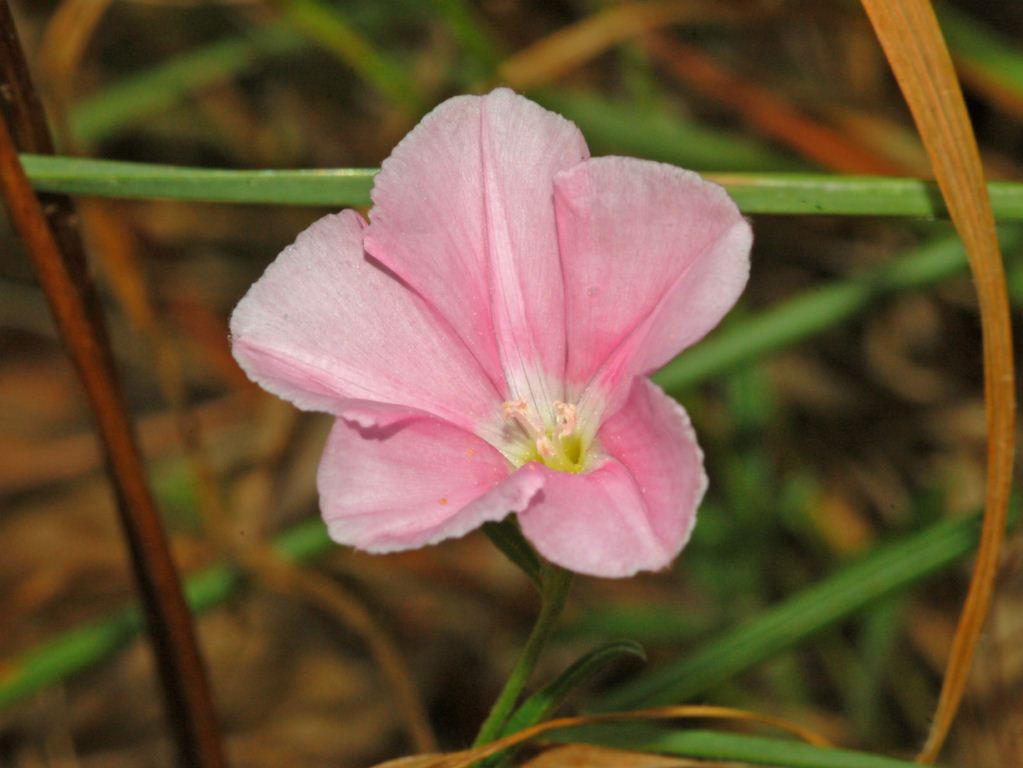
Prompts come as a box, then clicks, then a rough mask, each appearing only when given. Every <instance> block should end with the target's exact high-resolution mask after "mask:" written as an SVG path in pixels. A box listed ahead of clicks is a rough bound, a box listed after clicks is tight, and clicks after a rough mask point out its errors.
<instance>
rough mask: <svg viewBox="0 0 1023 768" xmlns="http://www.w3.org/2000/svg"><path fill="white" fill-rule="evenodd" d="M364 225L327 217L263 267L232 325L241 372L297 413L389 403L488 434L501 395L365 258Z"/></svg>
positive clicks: (424, 311)
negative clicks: (292, 405)
mask: <svg viewBox="0 0 1023 768" xmlns="http://www.w3.org/2000/svg"><path fill="white" fill-rule="evenodd" d="M363 226H364V223H363V221H362V219H361V218H360V217H359V215H358V214H357V213H354V212H352V211H345V212H343V213H340V214H337V215H333V216H326V217H324V218H322V219H320V220H319V221H317V222H316V223H315V224H313V225H312V226H310V227H309V228H308V229H307V230H305V231H304V232H303V233H302V234H301V235H299V236H298V239H297V240H296V241H295V243H294V244H293V245H291V246H289V247H288V248H286V249H285V250H284V252H283V253H281V255H280V256H278V257H277V259H276V261H274V262H273V264H271V265H270V266H269V267H268V268H267V270H266V272H265V273H264V274H263V276H262V277H261V278H260V279H259V280H258V281H257V282H256V283H255V284H254V285H253V286H252V287H251V288H250V289H249V292H248V293H247V294H246V295H245V297H244V298H243V299H242V300H241V302H239V304H238V306H237V307H236V308H235V311H234V314H233V315H232V317H231V337H232V344H233V349H234V354H235V357H236V358H237V359H238V362H239V364H240V365H241V366H242V368H243V369H245V372H246V373H248V375H249V376H250V377H251V378H252V379H253V380H254V381H256V382H258V383H259V384H261V385H262V386H263V387H265V388H266V389H268V390H269V391H271V392H273V393H274V394H276V395H279V396H280V397H283V398H285V399H287V400H290V401H292V402H293V403H295V404H296V405H297V406H299V407H300V408H305V409H310V410H322V411H327V412H329V413H333V414H335V415H339V414H341V413H343V412H345V410H346V408H349V409H352V408H361V409H362V410H363V412H366V409H367V408H370V407H371V404H372V403H388V404H395V405H399V406H404V407H406V408H410V409H416V410H420V411H425V412H427V413H431V414H434V415H436V416H439V417H441V418H444V419H447V420H449V421H451V422H452V423H455V424H458V425H459V426H461V427H464V428H466V429H470V430H473V429H475V430H476V431H477V432H478V433H479V434H488V433H489V431H491V429H492V422H493V420H494V419H495V418H497V416H496V414H497V413H498V411H499V407H500V397H499V395H498V393H497V392H496V391H495V389H494V388H493V386H492V385H491V384H490V382H489V380H488V378H487V376H486V375H485V374H484V372H483V371H482V369H481V368H480V366H479V365H478V363H477V362H476V360H475V358H474V357H473V355H472V354H471V353H470V352H469V350H468V349H466V347H465V345H464V344H463V343H462V342H461V341H460V340H459V339H458V338H457V337H456V336H455V335H454V334H453V333H452V332H451V330H450V329H449V328H448V327H447V325H446V324H445V323H444V321H443V320H442V319H440V318H438V317H437V316H436V315H435V314H434V313H433V311H432V310H431V308H430V307H429V305H427V304H426V302H424V301H423V300H422V299H421V298H419V297H417V296H415V295H414V294H413V293H412V291H410V290H409V289H408V288H407V287H406V286H404V285H403V284H402V283H401V282H400V281H399V280H397V279H396V278H395V277H394V275H392V274H390V273H388V272H387V271H386V270H384V269H382V268H381V267H380V266H379V265H378V264H376V263H374V262H373V261H372V260H370V259H368V258H367V257H366V256H365V254H364V252H363V250H362V230H363ZM352 400H355V401H358V402H356V403H352V402H351V401H352ZM369 418H370V417H369V416H365V417H364V421H365V419H369ZM495 439H496V438H495Z"/></svg>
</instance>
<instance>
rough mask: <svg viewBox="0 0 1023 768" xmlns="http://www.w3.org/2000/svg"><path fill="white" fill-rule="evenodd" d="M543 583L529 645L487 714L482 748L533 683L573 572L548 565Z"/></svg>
mask: <svg viewBox="0 0 1023 768" xmlns="http://www.w3.org/2000/svg"><path fill="white" fill-rule="evenodd" d="M542 582H543V585H542V589H541V600H542V603H541V605H540V615H539V616H538V617H537V619H536V625H535V626H534V627H533V631H532V632H531V633H530V634H529V639H528V640H527V641H526V647H525V648H523V649H522V655H521V656H519V660H518V663H517V664H516V665H515V669H513V670H512V673H511V675H510V676H509V677H508V682H506V683H505V684H504V690H502V691H501V695H500V696H498V697H497V701H495V702H494V706H493V707H492V708H491V710H490V714H489V715H487V719H486V720H485V721H484V723H483V725H482V726H481V727H480V732H479V734H477V736H476V741H474V742H473V746H476V747H478V746H480V745H481V744H488V743H489V742H491V741H493V740H494V739H495V738H497V737H498V735H499V734H500V733H501V727H502V726H503V725H504V724H505V721H507V719H508V718H509V717H510V716H511V713H512V711H513V710H514V708H515V704H516V703H517V702H518V700H519V696H520V694H521V693H522V689H523V688H525V686H526V683H527V682H529V678H530V676H531V675H532V674H533V668H534V667H536V662H537V659H539V658H540V652H541V651H542V650H543V647H544V646H545V645H546V644H547V640H548V639H549V638H550V636H551V632H552V631H553V630H554V625H555V624H556V623H557V621H558V617H559V616H561V611H562V609H563V608H564V607H565V600H566V598H567V597H568V590H569V587H570V586H571V584H572V574H571V572H570V571H566V570H563V569H562V568H558V567H557V566H547V567H546V568H545V569H544V571H543V576H542Z"/></svg>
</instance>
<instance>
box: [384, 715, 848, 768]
mask: <svg viewBox="0 0 1023 768" xmlns="http://www.w3.org/2000/svg"><path fill="white" fill-rule="evenodd" d="M676 718H678V719H702V720H710V719H713V720H739V721H745V722H753V723H760V724H761V725H767V726H770V727H771V728H777V729H778V730H780V731H784V732H786V733H790V734H792V735H793V736H796V737H798V738H800V739H802V740H803V741H805V742H806V743H807V744H812V745H814V746H815V747H830V746H832V744H831V742H829V741H828V740H827V739H825V738H824V737H823V736H820V735H818V734H816V733H814V732H813V731H811V730H809V729H808V728H804V727H803V726H801V725H798V724H796V723H793V722H790V721H789V720H785V719H784V718H781V717H774V716H773V715H761V714H758V713H756V712H747V711H746V710H743V709H732V708H731V707H715V706H709V705H701V704H690V705H687V704H682V705H678V706H672V707H652V708H650V709H637V710H633V711H632V712H608V713H604V714H599V715H580V716H578V717H559V718H555V719H554V720H547V721H546V722H543V723H540V724H538V725H534V726H532V727H530V728H524V729H523V730H521V731H519V732H518V733H513V734H511V735H510V736H505V737H504V738H503V739H498V740H497V741H492V742H490V743H489V744H484V745H482V746H480V747H476V748H474V749H467V750H464V751H462V752H449V753H447V754H437V755H414V756H412V757H402V758H399V759H397V760H389V761H387V762H386V763H380V764H379V765H377V766H376V768H468V767H469V766H471V765H472V764H473V763H476V762H478V761H480V760H483V759H485V758H487V757H490V756H491V755H495V754H497V753H498V752H501V751H503V750H505V749H509V748H510V747H515V746H518V745H519V744H522V743H523V742H526V741H529V740H531V739H535V738H536V737H537V736H542V735H543V734H545V733H547V732H548V731H555V730H559V729H561V728H575V727H576V726H580V725H590V724H592V723H611V722H624V721H627V720H668V719H676Z"/></svg>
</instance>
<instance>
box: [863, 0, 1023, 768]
mask: <svg viewBox="0 0 1023 768" xmlns="http://www.w3.org/2000/svg"><path fill="white" fill-rule="evenodd" d="M863 6H864V8H865V9H866V11H867V14H868V15H869V16H870V21H871V23H872V24H873V25H874V30H875V32H876V33H877V36H878V39H879V40H880V41H881V45H882V47H883V48H884V51H885V54H886V55H887V57H888V61H889V62H890V64H891V67H892V70H893V71H894V72H895V77H896V79H897V80H898V82H899V86H900V87H901V88H902V92H903V94H904V96H905V98H906V101H907V102H908V104H909V107H910V110H911V111H912V113H913V117H914V119H915V120H916V124H917V128H918V129H919V131H920V135H921V137H922V139H923V142H924V146H925V147H926V149H927V153H928V155H929V156H930V159H931V165H932V167H933V169H934V175H935V177H936V179H937V181H938V185H939V186H940V188H941V192H942V195H943V196H944V198H945V202H946V205H947V206H948V210H949V214H950V215H951V217H952V221H953V223H954V224H955V226H956V229H957V230H958V232H959V235H960V237H961V238H962V239H963V243H964V244H965V246H966V251H967V254H968V256H969V261H970V269H971V271H972V273H973V278H974V282H975V285H976V290H977V297H978V299H979V303H980V313H981V326H982V331H983V338H984V391H985V402H986V405H987V437H988V468H987V493H986V511H985V515H984V528H983V531H982V534H981V540H980V546H979V549H978V552H977V562H976V565H975V566H974V571H973V578H972V580H971V582H970V589H969V593H968V594H967V597H966V602H965V604H964V606H963V612H962V615H961V617H960V620H959V626H958V627H957V629H956V636H955V640H954V641H953V644H952V652H951V655H950V658H949V662H948V667H947V671H946V673H945V680H944V684H943V685H942V690H941V697H940V699H939V701H938V707H937V711H936V712H935V715H934V721H933V723H932V725H931V730H930V733H929V734H928V737H927V741H926V743H925V745H924V748H923V750H922V751H921V752H920V754H919V755H918V757H917V759H918V761H919V762H926V763H929V762H933V761H934V760H935V759H936V758H937V756H938V753H939V752H940V751H941V747H942V745H943V744H944V742H945V738H946V736H947V735H948V732H949V729H950V728H951V726H952V722H953V720H954V719H955V715H956V711H957V710H958V708H959V703H960V701H961V700H962V697H963V692H964V690H965V687H966V680H967V676H968V673H969V670H970V665H971V662H972V660H973V656H974V652H975V650H976V647H977V641H978V639H979V638H980V633H981V630H982V628H983V626H984V620H985V618H986V617H987V613H988V609H989V607H990V605H991V598H992V595H993V593H994V586H995V579H996V576H997V571H998V561H999V552H1000V549H1001V544H1002V539H1003V537H1004V534H1005V518H1006V512H1007V509H1008V504H1009V491H1010V488H1011V484H1012V463H1013V450H1014V441H1015V423H1016V419H1015V411H1016V402H1015V385H1014V372H1013V355H1012V329H1011V326H1010V323H1009V303H1008V298H1007V294H1006V286H1005V273H1004V270H1003V266H1002V259H1001V254H1000V251H999V247H998V238H997V236H996V232H995V222H994V216H993V214H992V212H991V204H990V201H989V200H988V195H987V189H986V187H985V185H984V173H983V169H982V167H981V163H980V156H979V152H978V149H977V142H976V139H975V138H974V135H973V129H972V127H971V126H970V119H969V115H968V114H967V112H966V105H965V103H964V102H963V96H962V92H961V90H960V88H959V82H958V80H957V78H956V73H955V70H954V68H953V66H952V59H951V57H950V56H949V52H948V48H947V47H946V45H945V42H944V39H943V37H942V35H941V29H940V28H939V26H938V20H937V18H936V17H935V15H934V9H933V8H932V7H931V4H930V3H929V2H928V0H863Z"/></svg>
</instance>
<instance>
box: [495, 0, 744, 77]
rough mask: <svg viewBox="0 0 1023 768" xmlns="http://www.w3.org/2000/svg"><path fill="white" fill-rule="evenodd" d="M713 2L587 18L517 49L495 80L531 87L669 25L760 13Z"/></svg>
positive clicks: (648, 6)
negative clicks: (619, 44)
mask: <svg viewBox="0 0 1023 768" xmlns="http://www.w3.org/2000/svg"><path fill="white" fill-rule="evenodd" d="M762 14H763V12H762V11H760V10H759V9H757V8H755V7H747V8H744V9H741V10H740V9H738V8H734V7H729V6H728V5H727V4H722V3H721V2H720V1H719V0H718V1H715V0H711V1H710V2H706V1H697V2H694V1H693V0H657V1H656V2H646V3H622V4H621V5H614V6H611V7H610V8H607V9H606V10H603V11H600V12H599V13H595V14H593V15H592V16H588V17H586V18H585V19H583V20H582V21H579V22H576V23H575V24H572V25H570V26H568V27H565V28H564V29H561V30H559V31H557V32H555V33H554V34H552V35H550V36H548V37H545V38H543V39H542V40H540V41H539V42H537V43H535V44H533V45H531V46H529V47H528V48H526V49H524V50H522V51H519V52H518V53H516V54H515V55H513V56H511V57H509V58H508V59H507V60H505V61H504V63H502V64H501V66H500V68H499V70H498V77H499V78H500V80H501V82H503V83H505V84H506V85H508V86H511V87H512V88H516V89H518V90H525V89H527V88H533V87H536V86H538V85H542V84H544V83H547V82H549V81H551V80H553V79H554V78H557V77H559V76H560V75H563V74H565V73H566V72H568V71H569V70H571V69H574V68H576V67H578V66H580V65H581V64H584V63H585V62H587V61H589V60H590V59H593V58H594V57H596V56H599V55H600V54H601V53H603V52H604V51H606V50H607V49H608V48H611V47H612V46H614V45H616V44H618V43H621V42H624V41H626V40H631V39H632V38H635V37H638V36H640V35H642V34H644V33H647V32H651V31H653V30H655V29H660V28H662V27H666V26H670V25H672V24H692V23H695V22H720V21H736V20H741V19H748V18H753V17H757V16H760V15H762Z"/></svg>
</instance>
